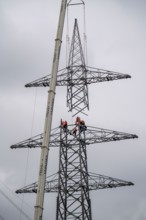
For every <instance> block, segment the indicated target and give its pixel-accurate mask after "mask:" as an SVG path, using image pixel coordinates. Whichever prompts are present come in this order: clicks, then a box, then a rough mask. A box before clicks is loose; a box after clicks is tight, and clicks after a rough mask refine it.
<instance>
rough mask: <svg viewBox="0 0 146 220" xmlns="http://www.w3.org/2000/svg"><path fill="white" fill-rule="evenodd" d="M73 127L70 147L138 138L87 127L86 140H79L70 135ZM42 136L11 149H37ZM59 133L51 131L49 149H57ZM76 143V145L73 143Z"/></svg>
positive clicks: (72, 126)
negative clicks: (82, 143)
mask: <svg viewBox="0 0 146 220" xmlns="http://www.w3.org/2000/svg"><path fill="white" fill-rule="evenodd" d="M74 126H75V125H69V126H68V130H67V132H68V133H69V134H70V136H69V144H70V145H71V146H72V145H73V144H74V145H75V146H77V145H78V144H79V143H81V142H84V144H86V145H90V144H96V143H104V142H111V141H120V140H125V139H133V138H138V136H137V135H135V134H128V133H124V132H118V131H113V130H108V129H103V128H96V127H91V126H87V130H86V131H85V134H86V138H85V139H82V138H81V139H79V138H78V135H77V137H74V136H73V135H72V133H71V132H72V130H73V128H74ZM42 140H43V134H39V135H36V136H34V137H31V138H29V139H27V140H25V141H21V142H19V143H17V144H14V145H12V146H11V147H10V148H11V149H17V148H38V147H41V146H42ZM60 141H61V140H60V132H59V127H57V128H55V129H52V132H51V141H50V147H59V146H60ZM75 142H76V143H75Z"/></svg>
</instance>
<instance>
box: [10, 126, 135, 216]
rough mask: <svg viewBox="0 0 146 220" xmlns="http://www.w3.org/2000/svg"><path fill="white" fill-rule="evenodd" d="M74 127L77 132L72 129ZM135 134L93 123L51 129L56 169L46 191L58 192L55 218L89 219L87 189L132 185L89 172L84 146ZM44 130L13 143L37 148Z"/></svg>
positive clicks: (33, 187) (34, 189)
mask: <svg viewBox="0 0 146 220" xmlns="http://www.w3.org/2000/svg"><path fill="white" fill-rule="evenodd" d="M74 129H77V133H76V135H75V134H74V133H73V131H74ZM133 138H137V135H134V134H127V133H123V132H118V131H112V130H107V129H101V128H95V127H90V126H86V127H81V126H80V124H78V125H74V124H73V125H69V126H68V128H67V129H64V128H63V127H62V126H59V127H57V128H55V129H53V130H52V133H51V142H50V144H49V145H50V147H59V148H60V155H59V171H58V173H57V174H55V175H52V176H51V177H49V178H48V179H47V180H46V185H45V192H57V193H58V196H57V207H56V220H69V219H80V220H91V219H92V215H91V201H90V196H89V191H91V190H98V189H106V188H113V187H121V186H132V185H133V183H132V182H128V181H123V180H119V179H116V178H112V177H107V176H103V175H99V174H94V173H90V172H88V165H87V150H86V146H88V145H90V144H95V143H103V142H110V141H117V140H124V139H133ZM42 139H43V134H40V135H36V136H35V137H33V138H30V139H27V140H25V141H22V142H20V143H18V144H15V145H12V146H11V148H12V149H16V148H37V147H41V145H42ZM37 189H38V183H37V182H36V183H33V184H31V185H28V186H26V187H24V188H22V189H19V190H17V191H16V193H36V192H37Z"/></svg>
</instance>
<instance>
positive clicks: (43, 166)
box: [34, 0, 67, 220]
mask: <svg viewBox="0 0 146 220" xmlns="http://www.w3.org/2000/svg"><path fill="white" fill-rule="evenodd" d="M66 7H67V0H62V3H61V8H60V16H59V22H58V30H57V36H56V39H55V49H54V57H53V64H52V72H51V82H50V89H49V91H48V101H47V108H46V116H45V125H44V138H43V142H42V146H41V156H40V168H39V177H38V190H37V196H36V205H35V212H34V220H42V215H43V204H44V192H45V190H44V189H45V181H46V172H47V164H48V154H49V141H50V133H51V125H52V117H53V108H54V99H55V90H56V79H57V72H58V65H59V58H60V49H61V43H62V34H63V27H64V19H65V12H66Z"/></svg>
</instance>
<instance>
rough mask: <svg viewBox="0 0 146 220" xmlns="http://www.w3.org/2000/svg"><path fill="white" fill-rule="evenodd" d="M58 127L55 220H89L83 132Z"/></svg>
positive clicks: (89, 205) (89, 208)
mask: <svg viewBox="0 0 146 220" xmlns="http://www.w3.org/2000/svg"><path fill="white" fill-rule="evenodd" d="M70 135H72V134H70V132H69V130H64V129H63V128H62V127H61V128H60V156H59V190H58V197H57V212H56V213H57V216H56V220H69V219H80V220H91V204H90V196H89V184H88V175H87V173H88V167H87V152H86V144H85V131H82V130H81V129H80V125H78V131H77V135H76V136H74V137H73V138H72V139H70V138H69V136H70Z"/></svg>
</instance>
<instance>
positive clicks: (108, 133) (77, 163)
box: [11, 19, 137, 220]
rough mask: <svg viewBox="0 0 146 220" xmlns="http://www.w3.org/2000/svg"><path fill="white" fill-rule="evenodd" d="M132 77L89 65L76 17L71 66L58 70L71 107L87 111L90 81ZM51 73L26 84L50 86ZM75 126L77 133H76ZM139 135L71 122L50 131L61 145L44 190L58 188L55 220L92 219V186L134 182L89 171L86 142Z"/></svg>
mask: <svg viewBox="0 0 146 220" xmlns="http://www.w3.org/2000/svg"><path fill="white" fill-rule="evenodd" d="M124 78H130V76H129V75H127V74H122V73H117V72H112V71H108V70H102V69H98V68H91V67H87V66H86V64H85V60H84V55H83V50H82V44H81V39H80V34H79V28H78V24H77V20H76V19H75V24H74V30H73V37H72V43H71V48H70V54H69V62H68V66H67V67H66V68H64V69H62V70H60V71H59V72H58V76H57V83H56V85H57V86H67V105H68V107H69V111H73V110H74V111H75V113H74V115H77V114H79V113H83V114H86V113H85V112H84V111H85V110H86V109H89V98H88V85H89V84H91V83H97V82H103V81H111V80H117V79H124ZM49 85H50V77H49V76H46V77H43V78H41V79H39V80H35V81H33V82H31V83H29V84H27V85H26V87H33V86H34V87H36V86H38V87H40V86H44V87H45V86H49ZM74 129H76V133H74V132H73V131H74ZM43 136H44V134H39V135H36V136H35V137H32V138H29V139H27V140H25V141H22V142H20V143H18V144H15V145H12V146H11V148H12V149H14V148H35V147H41V146H42V140H43ZM132 138H137V135H133V134H127V133H123V132H118V131H112V130H107V129H102V128H95V127H91V126H88V125H86V126H82V125H81V122H80V120H79V122H78V124H70V125H68V127H67V128H64V127H63V126H62V123H61V124H60V126H59V127H57V128H55V129H53V130H52V132H51V139H50V142H49V143H48V144H49V146H50V147H59V151H60V154H59V171H58V172H57V174H54V175H52V176H51V177H48V178H47V179H46V183H45V192H57V193H58V195H57V207H56V220H70V219H72V220H73V219H74V220H75V219H79V220H92V215H91V200H90V194H89V192H90V191H91V190H97V189H105V188H113V187H121V186H130V185H133V183H132V182H128V181H123V180H120V179H116V178H112V177H107V176H103V175H99V174H95V173H91V172H89V171H88V164H87V161H88V160H87V146H88V145H90V144H96V143H103V142H110V141H118V140H124V139H132ZM37 190H38V182H35V183H33V184H30V185H28V186H26V187H24V188H22V189H19V190H17V191H16V193H36V192H37Z"/></svg>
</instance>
